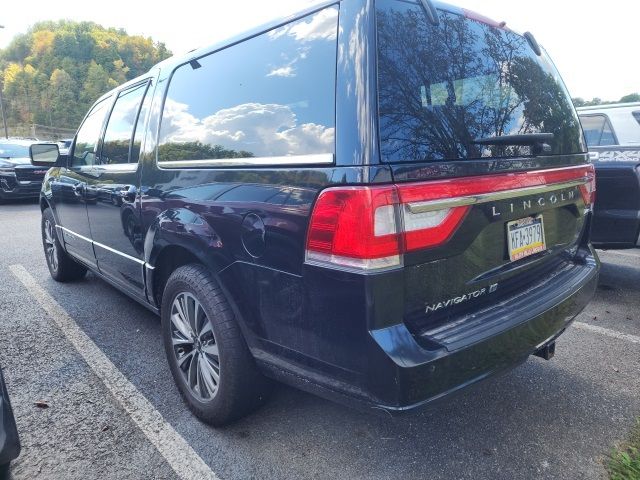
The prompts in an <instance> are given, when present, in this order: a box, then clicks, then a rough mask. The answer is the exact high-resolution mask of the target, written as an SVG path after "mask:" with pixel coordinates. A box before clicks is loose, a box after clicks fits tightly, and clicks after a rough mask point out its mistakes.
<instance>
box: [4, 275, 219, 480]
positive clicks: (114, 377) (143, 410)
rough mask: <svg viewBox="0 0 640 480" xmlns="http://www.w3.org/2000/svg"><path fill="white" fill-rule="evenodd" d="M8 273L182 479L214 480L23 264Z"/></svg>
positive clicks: (152, 407) (191, 450) (200, 462)
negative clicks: (45, 313)
mask: <svg viewBox="0 0 640 480" xmlns="http://www.w3.org/2000/svg"><path fill="white" fill-rule="evenodd" d="M9 269H10V270H11V272H12V273H13V274H14V275H15V276H16V277H17V278H18V280H20V281H21V282H22V283H23V285H24V286H25V287H26V289H27V290H28V291H29V293H30V294H31V296H33V298H34V299H35V300H36V301H37V302H38V303H39V304H40V306H41V307H42V308H43V309H44V310H45V311H46V312H47V313H48V314H49V316H50V317H51V318H52V319H53V321H54V322H55V324H56V325H57V326H58V328H59V329H60V330H61V331H62V333H63V334H64V335H65V337H67V340H69V342H71V344H72V345H73V346H74V347H75V349H76V350H77V351H78V353H79V354H80V355H81V356H82V358H84V360H85V362H87V364H88V365H89V367H90V368H91V370H93V372H94V373H95V374H96V375H97V376H98V378H100V380H102V382H103V383H104V384H105V386H106V387H107V388H108V389H109V391H110V392H111V393H112V395H113V396H114V397H115V399H116V400H117V401H118V403H119V404H120V405H121V406H122V408H124V410H125V411H126V412H127V413H128V414H129V416H130V417H131V419H132V420H133V421H134V422H135V424H136V425H137V426H138V427H139V428H140V430H142V432H143V433H144V434H145V436H146V437H147V438H148V439H149V441H151V443H152V444H153V445H154V446H155V447H156V449H157V450H158V452H160V454H161V455H162V456H163V457H164V458H165V460H166V461H167V462H168V463H169V465H170V466H171V468H172V469H173V470H174V471H175V472H176V474H177V475H178V477H180V478H181V479H185V480H186V479H193V480H202V479H210V480H217V479H218V477H217V476H216V474H215V473H213V471H212V470H211V469H210V468H209V466H208V465H207V464H206V463H205V462H204V460H202V458H201V457H200V455H198V454H197V453H196V451H195V450H193V448H191V446H190V445H189V444H188V443H187V441H186V440H185V439H184V438H183V437H182V435H180V434H179V433H178V432H176V430H175V429H174V428H173V427H172V426H171V425H170V424H169V423H167V422H166V421H165V420H164V418H163V417H162V415H161V414H160V412H158V411H157V410H156V409H155V408H154V406H153V405H152V404H151V403H150V402H149V401H148V400H147V399H146V398H145V397H144V395H142V393H140V391H139V390H138V389H137V388H136V387H135V386H134V385H133V384H132V383H131V382H130V381H129V380H127V378H126V377H125V376H124V375H123V374H122V373H121V372H120V370H118V369H117V368H116V366H115V365H114V364H113V363H112V362H111V360H109V359H108V358H107V356H106V355H105V354H104V353H103V352H102V350H100V348H99V347H98V346H97V345H96V344H95V343H94V342H93V341H92V340H91V339H90V338H89V337H88V336H87V334H86V333H84V332H83V331H82V330H81V329H80V327H79V326H78V325H77V324H76V323H75V321H74V320H73V319H72V318H71V317H70V316H69V314H68V313H67V312H66V311H65V310H64V309H63V308H62V307H61V306H60V305H59V304H58V303H57V302H56V301H55V300H54V299H53V297H52V296H51V295H49V293H47V291H45V290H44V289H43V288H42V287H41V286H40V285H39V284H38V282H36V280H35V279H34V278H33V277H32V276H31V274H29V272H28V271H27V270H26V269H25V268H24V267H23V266H22V265H11V266H10V267H9Z"/></svg>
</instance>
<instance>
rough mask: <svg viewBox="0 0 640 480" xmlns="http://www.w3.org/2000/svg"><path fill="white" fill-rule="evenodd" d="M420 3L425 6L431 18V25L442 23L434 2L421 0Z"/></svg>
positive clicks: (428, 16)
mask: <svg viewBox="0 0 640 480" xmlns="http://www.w3.org/2000/svg"><path fill="white" fill-rule="evenodd" d="M420 3H421V4H422V8H424V11H425V13H426V14H427V18H429V23H431V25H433V26H435V27H437V26H438V25H440V19H439V18H438V10H436V7H435V5H434V4H433V2H432V1H431V0H420Z"/></svg>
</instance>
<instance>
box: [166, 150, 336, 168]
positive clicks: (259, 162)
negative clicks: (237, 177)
mask: <svg viewBox="0 0 640 480" xmlns="http://www.w3.org/2000/svg"><path fill="white" fill-rule="evenodd" d="M334 158H335V155H334V154H333V153H318V154H310V155H288V156H279V157H247V158H211V159H205V160H175V161H161V160H158V167H159V168H164V169H179V168H210V167H271V166H276V167H277V166H282V165H329V164H333V162H334Z"/></svg>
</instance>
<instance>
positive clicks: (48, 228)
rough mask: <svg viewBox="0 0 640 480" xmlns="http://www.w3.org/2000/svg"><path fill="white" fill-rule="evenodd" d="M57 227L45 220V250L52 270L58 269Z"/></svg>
mask: <svg viewBox="0 0 640 480" xmlns="http://www.w3.org/2000/svg"><path fill="white" fill-rule="evenodd" d="M54 229H55V227H54V225H53V224H52V223H51V222H50V221H49V220H45V221H44V251H45V255H46V256H47V261H48V262H49V266H50V267H51V270H53V271H54V272H55V271H57V270H58V247H57V246H56V237H55V231H54Z"/></svg>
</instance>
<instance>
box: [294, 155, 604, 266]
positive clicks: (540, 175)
mask: <svg viewBox="0 0 640 480" xmlns="http://www.w3.org/2000/svg"><path fill="white" fill-rule="evenodd" d="M567 182H568V183H567ZM585 182H586V183H585ZM576 183H580V185H579V186H580V191H581V192H582V195H583V199H584V201H585V204H586V205H587V207H588V206H590V205H591V202H592V198H593V197H592V195H593V191H594V190H595V181H594V169H593V165H588V166H580V167H569V168H561V169H554V170H543V171H533V172H522V173H510V174H502V175H486V176H481V177H465V178H455V179H449V180H435V181H429V182H420V183H406V184H399V185H381V186H357V187H334V188H328V189H326V190H323V191H322V192H321V193H320V195H319V196H318V199H317V201H316V204H315V206H314V209H313V213H312V215H311V219H310V222H309V232H308V235H307V248H306V262H307V263H311V264H320V265H327V266H333V267H337V268H346V269H355V270H358V271H365V272H366V271H378V270H383V269H389V268H394V267H398V266H400V265H401V264H402V259H403V254H404V253H408V252H413V251H416V250H422V249H426V248H433V247H438V246H440V245H443V244H445V243H446V242H447V241H449V239H450V238H451V237H452V236H453V234H454V233H455V231H456V230H457V229H458V227H459V226H460V224H461V223H462V220H463V219H464V217H465V216H466V214H467V212H468V211H469V209H470V207H471V206H472V205H474V204H479V203H484V202H486V201H490V200H500V199H505V198H509V197H510V196H512V195H513V196H517V195H519V194H520V195H521V194H522V193H524V192H528V189H531V188H534V189H536V190H537V187H540V186H545V185H555V186H557V187H561V186H563V185H567V186H569V185H573V186H574V187H575V185H576ZM585 192H587V193H585ZM532 194H533V193H532ZM585 195H586V196H585Z"/></svg>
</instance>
